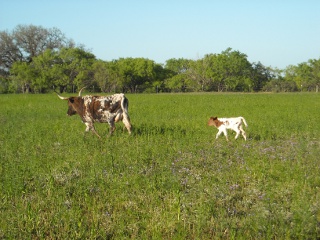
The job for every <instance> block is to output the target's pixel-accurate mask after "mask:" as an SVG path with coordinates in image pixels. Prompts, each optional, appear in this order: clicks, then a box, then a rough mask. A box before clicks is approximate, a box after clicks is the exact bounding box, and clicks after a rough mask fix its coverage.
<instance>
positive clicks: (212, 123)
mask: <svg viewBox="0 0 320 240" xmlns="http://www.w3.org/2000/svg"><path fill="white" fill-rule="evenodd" d="M222 124H223V122H221V121H219V120H218V118H217V117H210V119H209V121H208V126H215V127H216V128H218V127H220V126H221V125H222Z"/></svg>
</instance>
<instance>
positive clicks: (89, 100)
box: [58, 91, 131, 137]
mask: <svg viewBox="0 0 320 240" xmlns="http://www.w3.org/2000/svg"><path fill="white" fill-rule="evenodd" d="M58 96H59V97H60V98H61V99H64V100H68V106H69V108H68V112H67V114H68V115H69V116H72V115H75V114H78V115H79V116H80V117H81V119H82V121H83V123H84V124H85V125H86V126H87V127H86V132H88V131H92V132H94V133H95V134H96V135H97V136H98V137H100V136H99V134H98V133H97V132H96V130H95V128H94V122H100V123H108V124H109V125H110V135H111V134H112V133H113V132H114V130H115V122H118V121H120V120H122V122H123V123H124V125H125V127H126V128H127V130H128V132H129V134H130V133H131V123H130V118H129V115H128V99H127V98H126V97H125V96H124V94H123V93H119V94H114V95H110V96H90V95H87V96H83V97H82V96H81V91H80V93H79V96H78V97H69V98H65V97H61V96H60V95H59V94H58Z"/></svg>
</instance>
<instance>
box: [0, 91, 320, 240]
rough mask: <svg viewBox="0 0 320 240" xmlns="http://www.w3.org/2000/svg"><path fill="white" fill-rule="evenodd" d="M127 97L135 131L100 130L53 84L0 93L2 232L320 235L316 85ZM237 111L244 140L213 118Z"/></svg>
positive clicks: (13, 235) (51, 235)
mask: <svg viewBox="0 0 320 240" xmlns="http://www.w3.org/2000/svg"><path fill="white" fill-rule="evenodd" d="M127 97H128V99H129V102H130V104H129V113H130V117H131V120H132V124H133V126H134V129H133V134H132V135H131V136H129V135H128V133H127V132H126V131H124V130H123V129H122V126H123V125H122V123H121V124H118V125H117V130H116V132H115V135H114V136H113V137H111V138H107V137H105V138H103V140H99V139H98V138H97V137H96V136H95V135H94V134H91V133H86V134H85V133H84V130H85V125H84V124H83V123H82V122H81V120H80V118H79V117H78V116H73V117H67V116H66V112H67V104H66V102H65V101H62V100H60V99H58V98H57V96H56V95H55V94H47V95H0V124H1V125H0V163H1V165H0V239H316V238H318V239H319V238H320V137H319V136H320V124H319V120H320V94H311V93H309V94H307V93H294V94H217V93H207V94H159V95H155V94H153V95H143V94H141V95H140V94H139V95H130V94H128V95H127ZM240 115H241V116H243V117H245V119H246V120H247V122H248V125H249V126H248V128H245V130H246V132H247V136H248V141H246V142H245V141H244V140H243V138H239V139H238V140H236V141H235V140H234V139H233V137H234V133H231V132H229V138H230V141H229V142H226V140H225V138H224V137H223V136H220V138H219V139H218V140H215V139H214V138H215V134H216V133H217V130H216V129H214V128H212V127H208V126H207V125H206V123H207V121H208V119H209V117H210V116H218V117H219V116H220V117H232V116H240ZM96 127H97V131H98V133H99V134H100V135H101V136H106V135H107V134H108V125H106V124H96Z"/></svg>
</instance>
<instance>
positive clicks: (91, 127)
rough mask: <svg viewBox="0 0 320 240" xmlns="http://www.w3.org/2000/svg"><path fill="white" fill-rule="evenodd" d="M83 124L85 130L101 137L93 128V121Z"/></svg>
mask: <svg viewBox="0 0 320 240" xmlns="http://www.w3.org/2000/svg"><path fill="white" fill-rule="evenodd" d="M85 125H86V126H87V127H86V132H89V131H90V130H91V131H92V132H93V133H94V134H95V135H97V136H98V138H101V137H100V135H99V134H98V133H97V131H96V129H95V128H94V126H93V123H90V122H86V123H85Z"/></svg>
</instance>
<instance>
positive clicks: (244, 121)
mask: <svg viewBox="0 0 320 240" xmlns="http://www.w3.org/2000/svg"><path fill="white" fill-rule="evenodd" d="M241 120H242V121H243V123H244V125H245V126H246V127H248V124H247V122H246V120H245V119H244V117H241Z"/></svg>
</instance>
